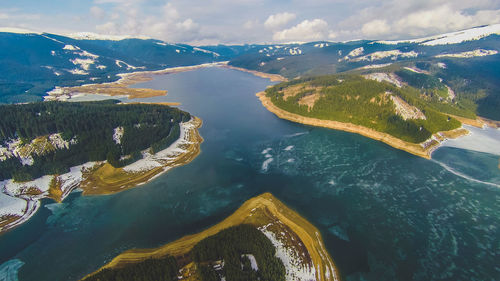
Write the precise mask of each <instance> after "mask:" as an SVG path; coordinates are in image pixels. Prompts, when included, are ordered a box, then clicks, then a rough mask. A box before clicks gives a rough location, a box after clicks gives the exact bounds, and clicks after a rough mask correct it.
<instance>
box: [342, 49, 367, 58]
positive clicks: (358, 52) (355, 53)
mask: <svg viewBox="0 0 500 281" xmlns="http://www.w3.org/2000/svg"><path fill="white" fill-rule="evenodd" d="M339 52H340V53H339V54H341V53H342V52H341V51H339ZM364 52H365V48H363V47H359V48H356V49H354V50H352V51H350V52H349V53H348V54H347V56H345V57H344V59H343V60H346V61H347V60H349V59H352V58H355V57H359V56H361V55H362V54H363V53H364ZM339 61H342V59H340V60H339Z"/></svg>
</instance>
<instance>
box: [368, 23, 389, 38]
mask: <svg viewBox="0 0 500 281" xmlns="http://www.w3.org/2000/svg"><path fill="white" fill-rule="evenodd" d="M390 30H391V27H390V26H389V25H388V24H387V21H386V20H372V21H370V22H367V23H365V24H363V27H362V28H361V32H363V35H365V36H368V37H370V36H379V35H383V34H387V33H389V31H390Z"/></svg>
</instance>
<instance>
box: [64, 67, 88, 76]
mask: <svg viewBox="0 0 500 281" xmlns="http://www.w3.org/2000/svg"><path fill="white" fill-rule="evenodd" d="M68 72H69V73H71V74H73V75H89V73H88V72H86V71H85V70H82V69H78V68H75V69H70V70H68Z"/></svg>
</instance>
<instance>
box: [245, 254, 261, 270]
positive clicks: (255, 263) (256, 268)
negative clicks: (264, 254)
mask: <svg viewBox="0 0 500 281" xmlns="http://www.w3.org/2000/svg"><path fill="white" fill-rule="evenodd" d="M241 257H246V258H248V259H249V260H250V264H251V266H252V270H254V271H258V270H259V267H258V266H257V260H256V259H255V257H254V256H253V255H252V254H246V255H241Z"/></svg>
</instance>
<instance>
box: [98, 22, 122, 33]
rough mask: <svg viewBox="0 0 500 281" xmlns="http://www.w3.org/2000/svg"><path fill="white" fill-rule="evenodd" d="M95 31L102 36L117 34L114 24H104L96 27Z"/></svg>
mask: <svg viewBox="0 0 500 281" xmlns="http://www.w3.org/2000/svg"><path fill="white" fill-rule="evenodd" d="M96 30H97V31H98V32H99V33H103V34H117V33H118V32H117V27H116V24H115V23H114V22H111V21H109V22H106V23H104V24H99V25H97V26H96Z"/></svg>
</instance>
